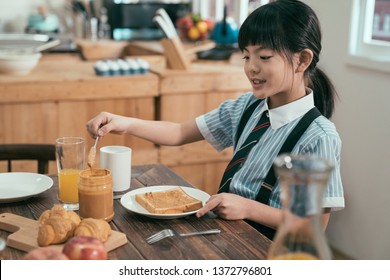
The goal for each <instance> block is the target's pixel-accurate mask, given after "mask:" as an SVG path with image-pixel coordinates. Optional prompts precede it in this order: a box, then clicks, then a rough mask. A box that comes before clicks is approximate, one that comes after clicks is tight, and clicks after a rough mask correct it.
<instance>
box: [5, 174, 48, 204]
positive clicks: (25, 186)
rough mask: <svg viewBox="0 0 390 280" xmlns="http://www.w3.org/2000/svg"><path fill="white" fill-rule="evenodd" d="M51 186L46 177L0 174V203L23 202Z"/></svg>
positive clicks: (39, 175) (40, 175)
mask: <svg viewBox="0 0 390 280" xmlns="http://www.w3.org/2000/svg"><path fill="white" fill-rule="evenodd" d="M52 186H53V180H52V179H51V178H50V177H48V176H46V175H42V174H37V173H28V172H9V173H0V203H9V202H16V201H21V200H25V199H28V198H30V197H32V196H34V195H37V194H40V193H42V192H44V191H47V190H48V189H50V188H51V187H52Z"/></svg>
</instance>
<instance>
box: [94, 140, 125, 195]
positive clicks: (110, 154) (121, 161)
mask: <svg viewBox="0 0 390 280" xmlns="http://www.w3.org/2000/svg"><path fill="white" fill-rule="evenodd" d="M100 167H101V168H106V169H109V170H110V171H111V173H112V181H113V191H114V192H122V191H125V190H127V189H129V188H130V181H131V149H130V148H129V147H125V146H105V147H101V148H100Z"/></svg>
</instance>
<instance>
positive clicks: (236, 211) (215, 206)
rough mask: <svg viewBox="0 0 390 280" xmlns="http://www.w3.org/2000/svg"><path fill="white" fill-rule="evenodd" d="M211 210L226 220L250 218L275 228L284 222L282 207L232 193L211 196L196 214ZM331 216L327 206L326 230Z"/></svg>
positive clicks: (200, 214)
mask: <svg viewBox="0 0 390 280" xmlns="http://www.w3.org/2000/svg"><path fill="white" fill-rule="evenodd" d="M209 211H213V212H214V213H215V214H217V215H218V216H220V217H221V218H223V219H226V220H240V219H248V220H251V221H254V222H256V223H259V224H263V225H265V226H267V227H270V228H273V229H277V228H278V226H279V225H280V224H281V222H282V210H281V209H279V208H274V207H271V206H268V205H265V204H263V203H260V202H257V201H256V200H251V199H247V198H244V197H242V196H239V195H236V194H231V193H220V194H216V195H213V196H211V197H210V199H209V200H208V201H207V203H206V205H205V206H203V207H202V208H201V209H200V210H199V211H198V212H197V214H196V216H197V217H201V216H203V215H205V214H206V213H207V212H209ZM329 217H330V209H329V208H325V210H324V213H323V214H322V221H323V222H322V225H323V230H324V231H325V230H326V227H327V225H328V221H329Z"/></svg>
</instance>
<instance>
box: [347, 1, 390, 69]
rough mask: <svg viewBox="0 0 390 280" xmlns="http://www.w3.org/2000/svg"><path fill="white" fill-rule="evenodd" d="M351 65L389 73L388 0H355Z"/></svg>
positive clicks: (389, 30)
mask: <svg viewBox="0 0 390 280" xmlns="http://www.w3.org/2000/svg"><path fill="white" fill-rule="evenodd" d="M349 53H350V57H349V62H350V63H351V64H354V65H357V66H363V67H369V68H374V69H376V70H380V71H385V72H390V0H354V1H353V7H352V22H351V37H350V49H349Z"/></svg>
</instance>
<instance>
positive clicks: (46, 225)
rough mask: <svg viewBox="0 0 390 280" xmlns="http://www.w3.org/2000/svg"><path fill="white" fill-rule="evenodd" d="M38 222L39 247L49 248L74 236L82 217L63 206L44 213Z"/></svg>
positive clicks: (55, 206)
mask: <svg viewBox="0 0 390 280" xmlns="http://www.w3.org/2000/svg"><path fill="white" fill-rule="evenodd" d="M38 222H39V229H38V239H37V241H38V245H39V246H48V245H50V244H59V243H63V242H65V241H66V240H68V238H69V237H71V236H73V232H74V230H75V228H76V227H77V226H78V225H79V224H80V217H79V216H78V215H77V214H76V213H75V212H73V211H67V210H65V209H64V208H63V207H62V206H61V205H54V206H53V208H52V209H50V210H46V211H44V212H43V213H42V215H41V216H40V217H39V219H38Z"/></svg>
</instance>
